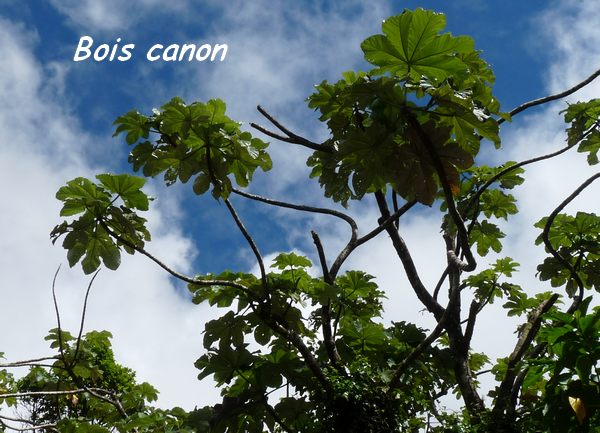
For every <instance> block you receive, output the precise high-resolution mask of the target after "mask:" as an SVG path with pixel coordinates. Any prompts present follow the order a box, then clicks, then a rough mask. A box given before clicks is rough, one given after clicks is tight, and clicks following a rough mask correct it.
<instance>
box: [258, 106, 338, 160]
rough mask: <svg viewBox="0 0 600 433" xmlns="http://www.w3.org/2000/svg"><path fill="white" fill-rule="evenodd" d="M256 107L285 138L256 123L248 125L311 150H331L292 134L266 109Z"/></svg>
mask: <svg viewBox="0 0 600 433" xmlns="http://www.w3.org/2000/svg"><path fill="white" fill-rule="evenodd" d="M256 109H257V110H258V111H259V112H260V114H262V115H263V116H265V117H266V118H267V119H268V120H269V122H271V123H272V124H273V125H275V127H277V129H279V130H280V131H281V132H283V133H284V134H285V135H286V136H287V138H286V137H282V136H280V135H279V134H277V133H275V132H271V131H268V130H267V129H265V128H263V127H262V126H260V125H257V124H256V123H251V124H250V126H252V127H253V128H255V129H257V130H259V131H261V132H263V133H265V134H267V135H269V136H271V137H273V138H276V139H278V140H282V141H286V142H288V143H294V144H299V145H301V146H304V147H308V148H309V149H312V150H319V151H322V152H331V151H332V150H331V147H329V146H326V145H324V144H319V143H315V142H314V141H310V140H308V139H306V138H304V137H301V136H299V135H297V134H294V133H293V132H292V131H290V130H289V129H288V128H286V127H285V126H283V125H282V124H281V123H279V121H278V120H277V119H275V117H273V116H272V115H271V114H269V113H267V111H266V110H265V109H264V108H263V107H261V106H260V105H259V106H257V107H256Z"/></svg>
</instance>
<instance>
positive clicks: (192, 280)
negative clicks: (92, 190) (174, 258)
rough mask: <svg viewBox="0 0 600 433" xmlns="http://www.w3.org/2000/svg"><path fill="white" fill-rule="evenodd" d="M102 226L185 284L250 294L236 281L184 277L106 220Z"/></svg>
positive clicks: (114, 236)
mask: <svg viewBox="0 0 600 433" xmlns="http://www.w3.org/2000/svg"><path fill="white" fill-rule="evenodd" d="M100 224H101V225H102V227H103V228H104V230H106V232H107V233H108V234H109V235H111V236H112V237H113V238H115V239H116V240H118V241H119V242H121V243H122V244H123V245H127V246H128V247H130V248H132V249H134V250H136V251H137V252H138V253H140V254H143V255H145V256H146V257H148V258H149V259H150V260H152V261H153V262H154V263H156V264H157V265H158V266H160V267H161V268H163V269H164V270H165V271H167V272H168V273H169V274H171V275H172V276H174V277H175V278H177V279H179V280H181V281H183V282H185V283H190V284H194V285H196V286H227V287H233V288H236V289H239V290H242V291H243V292H246V293H247V292H248V288H247V287H246V286H243V285H242V284H239V283H236V282H234V281H228V280H207V279H199V278H191V277H188V276H186V275H183V274H181V273H179V272H177V271H175V270H173V269H171V268H170V267H169V266H167V265H166V264H165V263H163V262H162V261H161V260H160V259H158V258H157V257H155V256H154V255H152V254H150V253H149V252H148V251H146V250H145V249H144V248H143V247H140V246H139V245H136V244H134V243H132V242H129V241H128V240H127V239H124V238H123V237H121V236H119V235H118V234H117V233H115V232H114V231H112V230H111V228H110V227H108V225H107V224H106V222H104V220H100Z"/></svg>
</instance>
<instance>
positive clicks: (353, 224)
mask: <svg viewBox="0 0 600 433" xmlns="http://www.w3.org/2000/svg"><path fill="white" fill-rule="evenodd" d="M231 192H233V193H235V194H237V195H240V196H242V197H245V198H249V199H251V200H255V201H259V202H262V203H266V204H269V205H272V206H278V207H283V208H287V209H294V210H299V211H302V212H310V213H318V214H324V215H331V216H334V217H337V218H340V219H342V220H344V221H346V222H347V223H348V225H350V227H351V228H352V232H356V231H358V227H357V225H356V222H355V221H354V219H352V217H350V216H349V215H346V214H345V213H343V212H339V211H337V210H333V209H327V208H320V207H314V206H307V205H301V204H294V203H288V202H284V201H280V200H273V199H271V198H267V197H262V196H260V195H256V194H251V193H249V192H246V191H242V190H239V189H236V188H232V190H231Z"/></svg>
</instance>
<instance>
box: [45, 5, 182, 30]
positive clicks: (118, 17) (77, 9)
mask: <svg viewBox="0 0 600 433" xmlns="http://www.w3.org/2000/svg"><path fill="white" fill-rule="evenodd" d="M50 2H51V3H52V5H53V6H54V7H55V8H56V9H57V10H58V11H59V12H61V13H62V14H64V15H66V16H67V17H68V19H69V21H70V23H71V24H72V25H73V26H74V27H75V28H76V29H78V30H80V31H83V32H84V33H85V34H88V32H99V33H110V32H115V31H124V30H127V29H129V28H134V27H136V26H137V25H138V24H139V23H140V22H143V21H144V20H145V19H146V17H147V16H148V15H150V14H151V13H156V12H158V11H159V12H160V13H161V14H164V13H184V12H185V11H186V9H187V7H188V1H187V0H171V1H168V2H164V1H161V0H132V1H127V2H123V1H119V0H103V1H95V0H50ZM116 37H117V36H115V38H116Z"/></svg>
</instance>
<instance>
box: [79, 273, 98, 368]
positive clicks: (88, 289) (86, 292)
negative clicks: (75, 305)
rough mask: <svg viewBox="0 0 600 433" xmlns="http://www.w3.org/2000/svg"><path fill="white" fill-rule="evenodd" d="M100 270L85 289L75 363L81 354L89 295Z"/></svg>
mask: <svg viewBox="0 0 600 433" xmlns="http://www.w3.org/2000/svg"><path fill="white" fill-rule="evenodd" d="M99 272H100V269H98V270H97V271H96V272H94V275H93V276H92V279H91V280H90V283H89V284H88V286H87V290H86V291H85V299H84V300H83V310H82V312H81V323H80V325H79V334H77V345H76V346H75V354H74V355H73V364H74V363H75V362H76V360H77V355H78V354H79V346H80V345H81V335H82V334H83V325H84V324H85V313H86V310H87V302H88V297H89V296H90V290H91V289H92V284H93V283H94V280H95V279H96V277H97V276H98V273H99Z"/></svg>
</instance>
